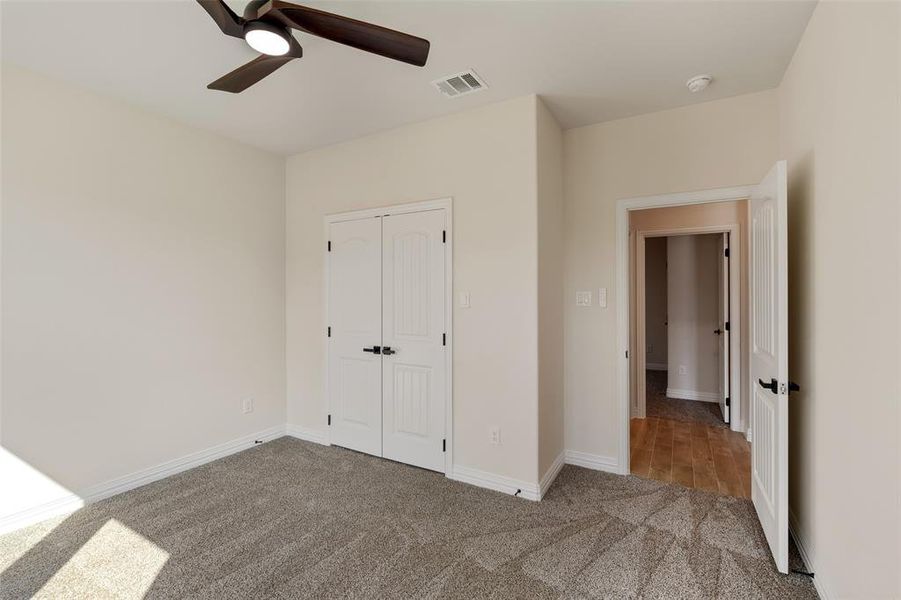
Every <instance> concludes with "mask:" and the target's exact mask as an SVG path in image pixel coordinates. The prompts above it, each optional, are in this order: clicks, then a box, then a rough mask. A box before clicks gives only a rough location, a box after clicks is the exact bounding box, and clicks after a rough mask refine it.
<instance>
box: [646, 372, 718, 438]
mask: <svg viewBox="0 0 901 600" xmlns="http://www.w3.org/2000/svg"><path fill="white" fill-rule="evenodd" d="M646 373H647V375H646V377H647V379H646V380H645V381H646V382H647V384H646V390H647V395H646V398H645V415H646V416H648V417H656V418H658V419H671V420H673V421H687V422H689V423H701V424H703V425H710V426H711V427H726V422H725V421H723V414H722V412H720V405H719V404H717V403H716V402H699V401H697V400H681V399H679V398H669V397H667V395H666V371H646Z"/></svg>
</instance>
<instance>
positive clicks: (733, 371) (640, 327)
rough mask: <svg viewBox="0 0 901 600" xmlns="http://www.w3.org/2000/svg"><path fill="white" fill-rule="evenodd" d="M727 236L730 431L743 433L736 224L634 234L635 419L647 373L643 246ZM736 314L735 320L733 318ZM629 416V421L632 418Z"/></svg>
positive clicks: (641, 410)
mask: <svg viewBox="0 0 901 600" xmlns="http://www.w3.org/2000/svg"><path fill="white" fill-rule="evenodd" d="M712 233H713V234H715V233H728V234H729V355H730V357H738V360H736V359H735V358H732V360H731V362H732V364H731V365H729V395H730V407H729V428H730V429H731V430H732V431H742V426H743V425H744V421H743V418H744V413H743V412H742V410H741V409H742V399H743V396H744V395H743V394H742V393H741V363H742V360H741V358H742V355H741V334H742V322H741V309H742V306H741V276H742V268H741V259H742V256H741V226H740V225H739V224H738V223H728V224H725V225H709V226H701V227H673V228H669V229H648V230H637V231H635V235H636V241H635V309H636V310H635V352H634V353H633V354H634V358H635V373H636V379H635V382H636V388H637V393H636V400H637V403H636V406H635V408H636V409H637V410H636V416H640V418H644V416H645V412H646V409H645V400H646V393H647V385H646V381H645V378H644V377H642V373H644V372H645V370H646V369H647V331H646V325H647V311H646V306H645V242H646V240H647V238H652V237H674V236H680V235H705V234H712ZM736 314H737V315H738V318H736ZM630 397H631V393H630ZM631 416H632V415H631V414H630V418H631Z"/></svg>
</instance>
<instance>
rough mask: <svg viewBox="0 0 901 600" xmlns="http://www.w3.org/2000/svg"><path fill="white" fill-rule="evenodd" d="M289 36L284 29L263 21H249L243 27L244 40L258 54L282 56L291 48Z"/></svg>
mask: <svg viewBox="0 0 901 600" xmlns="http://www.w3.org/2000/svg"><path fill="white" fill-rule="evenodd" d="M290 37H291V34H290V33H288V32H287V31H286V30H285V29H284V28H281V27H276V26H275V25H270V24H269V23H265V22H263V21H251V22H250V23H247V25H245V26H244V40H245V41H246V42H247V45H249V46H250V47H251V48H253V49H254V50H256V51H257V52H259V53H260V54H266V55H268V56H284V55H285V54H287V53H288V50H289V48H290V47H291V44H290V42H289V41H288V39H289V38H290Z"/></svg>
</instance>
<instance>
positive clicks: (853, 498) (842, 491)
mask: <svg viewBox="0 0 901 600" xmlns="http://www.w3.org/2000/svg"><path fill="white" fill-rule="evenodd" d="M899 13H901V5H899V4H898V3H888V2H886V3H872V4H871V3H834V2H822V3H820V4H819V5H818V6H817V8H816V10H815V12H814V13H813V16H812V18H811V20H810V23H809V25H808V27H807V31H806V32H805V34H804V36H803V38H802V40H801V43H800V45H799V47H798V50H797V52H796V53H795V56H794V58H793V60H792V62H791V65H790V66H789V68H788V71H787V72H786V74H785V77H784V79H783V81H782V84H781V86H780V88H779V118H780V154H781V155H782V157H784V158H786V159H787V160H788V167H789V171H788V182H789V193H788V215H789V236H788V239H789V260H790V264H789V318H790V334H789V352H790V362H789V366H790V372H791V377H792V379H793V380H794V381H796V382H798V383H799V384H800V386H801V391H800V392H799V393H796V394H792V396H791V400H790V401H789V407H790V420H789V437H790V444H791V446H790V449H791V452H790V462H791V464H790V476H789V484H790V485H789V503H790V505H791V509H792V513H793V515H794V517H795V525H796V531H797V533H798V534H799V535H800V537H801V538H802V540H803V543H804V545H805V546H806V548H807V550H808V553H809V556H810V559H811V563H812V564H811V565H810V567H811V569H813V570H815V571H816V574H817V575H816V578H817V581H818V582H819V584H820V585H821V586H825V587H826V588H828V590H829V592H830V593H831V594H832V596H833V597H835V598H898V597H901V586H899V575H898V570H899V569H898V565H899V564H901V555H899V544H901V535H899V531H901V529H899V528H901V517H899V497H901V489H899V485H901V484H899V468H901V465H899V402H898V400H899V397H901V389H899V312H898V310H899V309H898V307H899V305H901V295H899V202H901V201H899V194H901V183H899V171H901V151H899V137H901V136H899V134H901V108H899V92H901V89H899V79H901V76H899V71H901V69H899V56H901V48H899V44H901V40H899V29H901V14H899Z"/></svg>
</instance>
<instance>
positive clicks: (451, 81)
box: [432, 69, 488, 98]
mask: <svg viewBox="0 0 901 600" xmlns="http://www.w3.org/2000/svg"><path fill="white" fill-rule="evenodd" d="M432 85H434V86H435V87H436V88H438V91H439V92H441V93H442V94H444V95H445V96H447V97H448V98H456V97H457V96H462V95H463V94H471V93H473V92H478V91H480V90H484V89H485V88H487V87H488V84H487V83H485V80H484V79H482V78H481V77H479V76H478V75H476V72H475V71H473V70H472V69H470V70H468V71H463V72H462V73H456V74H454V75H448V76H447V77H442V78H441V79H436V80H435V81H433V82H432Z"/></svg>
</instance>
